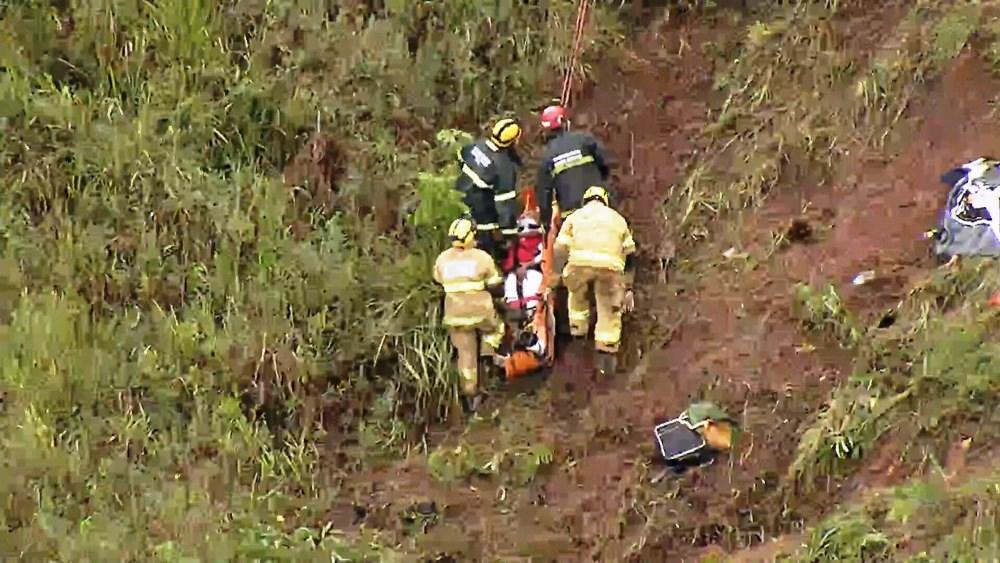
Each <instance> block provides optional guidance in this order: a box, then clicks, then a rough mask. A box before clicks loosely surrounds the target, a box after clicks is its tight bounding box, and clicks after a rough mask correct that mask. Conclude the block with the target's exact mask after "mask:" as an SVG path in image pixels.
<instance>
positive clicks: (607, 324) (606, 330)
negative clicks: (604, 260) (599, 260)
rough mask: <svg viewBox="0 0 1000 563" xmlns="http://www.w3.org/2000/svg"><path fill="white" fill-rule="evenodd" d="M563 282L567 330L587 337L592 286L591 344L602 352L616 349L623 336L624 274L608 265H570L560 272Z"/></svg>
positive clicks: (611, 351)
mask: <svg viewBox="0 0 1000 563" xmlns="http://www.w3.org/2000/svg"><path fill="white" fill-rule="evenodd" d="M563 284H564V285H565V286H566V291H567V293H568V302H567V304H566V305H567V306H566V308H567V309H568V316H569V326H570V333H571V334H572V335H573V336H584V337H585V336H587V331H588V329H589V328H590V295H589V289H590V287H591V286H593V288H594V301H596V306H597V307H596V308H597V324H596V326H595V328H594V345H595V347H596V348H597V349H598V350H600V351H602V352H608V353H612V354H614V353H615V352H617V351H618V346H619V344H620V343H621V337H622V307H623V304H624V302H625V277H624V274H622V273H621V272H617V271H615V270H609V269H607V268H594V267H591V266H578V265H573V264H569V265H568V266H566V269H565V270H564V271H563Z"/></svg>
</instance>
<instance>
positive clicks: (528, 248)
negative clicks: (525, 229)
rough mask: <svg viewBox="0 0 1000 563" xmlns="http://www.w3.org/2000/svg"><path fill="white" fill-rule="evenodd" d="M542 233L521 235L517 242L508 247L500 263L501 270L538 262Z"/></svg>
mask: <svg viewBox="0 0 1000 563" xmlns="http://www.w3.org/2000/svg"><path fill="white" fill-rule="evenodd" d="M544 240H545V239H544V237H543V235H542V233H537V234H531V235H521V236H519V237H518V238H517V242H516V243H515V244H514V245H512V246H511V247H510V251H509V252H508V253H507V258H506V259H505V260H504V261H503V264H501V267H502V268H503V271H505V272H511V271H513V270H514V269H516V268H517V267H518V266H530V265H533V264H538V263H540V262H541V259H542V242H543V241H544Z"/></svg>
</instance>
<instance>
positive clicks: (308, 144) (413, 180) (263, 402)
mask: <svg viewBox="0 0 1000 563" xmlns="http://www.w3.org/2000/svg"><path fill="white" fill-rule="evenodd" d="M372 5H373V3H364V2H347V1H344V2H333V3H316V2H287V1H278V2H259V3H258V2H235V1H233V2H219V3H215V2H206V1H197V2H188V1H180V0H159V1H155V2H139V1H132V0H113V1H104V0H101V1H98V0H86V1H81V2H73V3H51V4H50V3H42V2H23V3H14V4H7V5H5V6H4V7H3V8H2V10H3V17H2V19H0V67H2V68H3V72H2V73H0V130H2V131H3V135H2V136H0V184H2V185H3V187H4V190H3V193H2V194H0V238H2V241H3V243H2V245H0V264H2V266H0V286H2V299H0V330H2V332H3V343H2V345H0V366H2V367H0V370H2V371H0V397H2V398H3V403H2V405H3V406H2V408H3V415H2V418H0V429H2V434H3V437H2V438H0V452H2V454H3V456H2V457H3V461H2V462H0V497H2V498H4V499H5V501H4V507H3V510H2V511H0V530H4V532H3V533H2V534H0V552H2V553H5V554H12V553H17V554H20V556H21V557H24V558H27V559H32V560H34V559H44V560H65V561H73V560H76V561H79V560H88V559H89V560H105V561H108V560H115V561H126V560H161V561H181V560H192V558H194V559H196V560H222V559H230V558H249V559H255V558H256V559H276V558H281V559H288V558H293V559H298V558H300V557H302V556H305V555H304V554H305V553H306V551H308V552H310V553H313V554H315V555H317V556H319V557H321V558H324V559H329V557H330V555H331V554H332V553H339V554H341V555H342V556H344V557H349V558H352V559H358V558H365V557H372V558H377V557H379V553H382V555H381V556H382V557H385V556H386V554H385V553H383V552H382V550H381V547H380V545H382V544H380V543H379V542H378V541H377V538H371V539H364V538H357V541H354V540H346V539H344V538H341V537H340V536H338V535H336V533H334V531H332V530H330V529H329V528H328V527H324V526H326V523H325V520H324V519H323V518H322V514H323V511H324V510H325V508H326V507H327V506H329V501H330V500H331V499H332V498H334V497H335V495H336V494H337V482H338V474H340V473H341V472H343V471H351V470H353V469H356V468H358V467H359V464H360V463H362V462H363V461H364V459H361V458H359V457H358V456H353V457H352V458H350V459H349V460H348V462H349V463H347V464H346V465H342V464H338V463H337V462H335V461H334V459H333V456H332V453H333V452H331V451H328V450H329V449H330V448H327V447H323V445H324V444H325V443H327V442H328V441H329V440H330V439H331V438H332V436H333V435H335V434H338V433H339V432H341V431H346V432H348V433H349V434H352V435H353V433H354V432H355V429H356V428H355V427H356V426H357V425H356V424H354V423H356V422H358V421H362V424H361V425H360V430H359V434H360V436H359V440H361V441H362V442H365V443H366V444H367V445H371V446H374V447H373V448H370V449H371V450H372V451H375V452H377V451H398V450H399V449H400V448H405V447H406V446H407V445H408V444H410V443H413V442H414V441H415V440H419V439H420V435H419V432H416V433H409V431H410V430H411V429H417V430H420V429H421V428H423V427H424V426H425V425H426V424H428V423H432V422H434V421H437V420H440V419H442V418H444V417H446V416H447V415H448V412H449V409H450V408H451V407H452V406H453V403H454V399H455V396H456V394H455V385H456V381H455V376H454V374H453V373H452V371H451V368H450V366H449V365H448V362H447V356H448V354H449V353H450V351H449V350H447V347H446V346H447V345H446V340H445V339H444V338H443V333H442V331H441V329H440V327H439V326H438V325H437V324H436V322H437V321H436V319H437V317H436V316H435V311H434V309H433V308H430V309H428V308H427V304H428V303H433V302H435V300H436V298H437V294H436V291H437V290H436V288H435V287H434V284H432V283H431V282H430V279H429V275H428V272H429V263H430V261H431V260H432V259H433V256H434V253H436V252H437V251H438V250H439V249H440V243H441V241H442V229H441V227H442V225H446V224H447V222H448V221H450V220H451V219H452V218H453V216H454V213H455V209H456V208H455V207H454V204H456V202H455V201H454V200H453V194H451V193H450V190H449V189H448V188H450V185H451V181H452V180H451V178H452V177H451V174H452V173H453V168H452V166H453V165H452V164H451V162H452V160H451V159H452V158H453V154H454V143H455V142H456V140H457V139H458V137H457V136H456V135H455V133H454V132H452V131H449V130H448V129H449V128H454V127H459V126H464V127H467V126H468V125H469V124H480V123H483V122H485V121H486V120H488V119H489V118H491V117H492V116H495V115H498V114H500V113H502V112H508V111H512V110H519V109H521V108H525V107H530V106H532V105H535V104H537V102H538V100H543V101H546V100H547V99H548V97H549V95H548V89H549V88H550V87H552V85H551V84H549V83H548V82H547V81H548V80H549V77H550V76H551V75H552V73H553V71H554V70H555V69H561V68H562V65H564V64H565V62H566V60H567V50H568V48H569V47H570V45H571V42H570V38H571V37H572V33H573V29H572V27H573V19H574V17H575V3H573V2H571V1H568V0H565V1H555V2H548V3H545V4H544V5H527V4H525V3H516V2H515V3H512V2H499V3H484V2H474V1H455V2H398V1H397V2H386V3H385V4H384V7H380V8H373V7H372ZM593 17H594V19H595V21H596V23H597V24H598V25H599V26H600V27H598V28H597V29H600V30H601V32H595V33H592V34H591V35H590V39H591V41H590V42H588V44H587V45H586V47H587V49H586V51H585V53H584V58H583V60H582V64H584V65H589V64H590V62H591V61H592V60H593V56H594V53H595V52H596V51H602V50H606V48H607V47H608V46H609V45H610V42H612V41H614V40H616V33H617V31H616V30H617V28H616V27H615V25H614V14H613V13H610V12H606V11H605V10H604V9H603V8H597V9H595V10H594V13H593ZM487 22H488V25H486V23H487ZM470 54H471V56H470ZM584 70H586V66H585V67H584ZM439 130H445V131H444V132H443V133H442V134H441V135H439V136H438V138H437V139H436V140H435V138H434V135H435V133H436V132H437V131H439ZM472 132H476V131H475V130H473V131H472ZM449 198H452V199H449ZM352 421H353V422H354V423H352ZM414 424H415V425H414ZM351 545H359V546H361V545H364V546H367V547H365V548H364V549H360V550H358V551H356V552H355V553H354V555H347V551H345V550H348V549H354V548H352V547H351Z"/></svg>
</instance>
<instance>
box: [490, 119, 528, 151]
mask: <svg viewBox="0 0 1000 563" xmlns="http://www.w3.org/2000/svg"><path fill="white" fill-rule="evenodd" d="M520 138H521V126H520V125H518V123H517V121H516V120H514V119H511V118H509V117H505V118H503V119H501V120H499V121H497V122H496V123H494V124H493V129H491V130H490V140H491V141H493V143H494V144H495V145H496V146H498V147H501V148H503V147H509V146H511V145H513V144H514V143H516V142H517V140H518V139H520Z"/></svg>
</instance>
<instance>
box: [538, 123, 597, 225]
mask: <svg viewBox="0 0 1000 563" xmlns="http://www.w3.org/2000/svg"><path fill="white" fill-rule="evenodd" d="M541 117H542V129H543V130H544V131H545V135H546V142H545V154H544V156H543V157H542V162H541V164H540V165H539V167H538V180H537V182H536V184H535V190H536V198H537V200H538V205H539V206H540V208H541V213H542V225H549V224H550V221H551V219H552V200H553V197H554V198H555V201H556V203H558V204H559V213H560V215H561V216H562V218H564V219H565V218H566V217H567V216H569V215H570V214H571V213H573V212H574V211H576V210H577V209H579V207H580V206H581V205H582V204H583V192H584V191H585V190H586V189H587V188H589V187H590V186H604V185H606V182H607V179H608V175H609V174H610V169H609V166H608V163H607V160H608V159H607V155H606V153H605V152H604V148H603V147H602V146H601V143H600V141H598V140H597V139H595V138H594V137H593V136H591V135H588V134H586V133H578V132H570V131H569V123H568V122H567V121H566V110H565V108H563V107H562V106H558V105H555V106H549V107H547V108H545V109H544V110H543V111H542V116H541Z"/></svg>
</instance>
